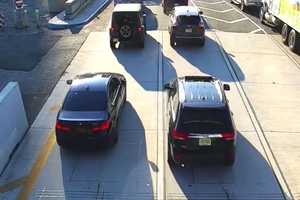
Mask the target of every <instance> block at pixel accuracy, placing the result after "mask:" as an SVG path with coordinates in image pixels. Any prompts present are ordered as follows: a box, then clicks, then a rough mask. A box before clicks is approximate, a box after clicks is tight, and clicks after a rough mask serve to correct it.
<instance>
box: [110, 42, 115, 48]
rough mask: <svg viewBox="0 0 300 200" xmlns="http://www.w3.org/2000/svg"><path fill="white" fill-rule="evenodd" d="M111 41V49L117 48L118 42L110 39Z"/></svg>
mask: <svg viewBox="0 0 300 200" xmlns="http://www.w3.org/2000/svg"><path fill="white" fill-rule="evenodd" d="M109 43H110V48H111V49H115V48H116V43H115V42H113V41H110V42H109Z"/></svg>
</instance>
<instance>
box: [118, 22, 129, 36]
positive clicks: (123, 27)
mask: <svg viewBox="0 0 300 200" xmlns="http://www.w3.org/2000/svg"><path fill="white" fill-rule="evenodd" d="M119 32H120V35H121V37H123V38H124V39H129V38H131V36H132V28H131V27H130V25H129V24H124V25H121V27H120V31H119Z"/></svg>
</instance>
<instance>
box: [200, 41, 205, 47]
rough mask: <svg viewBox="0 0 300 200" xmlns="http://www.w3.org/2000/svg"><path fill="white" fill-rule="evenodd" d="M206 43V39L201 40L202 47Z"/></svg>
mask: <svg viewBox="0 0 300 200" xmlns="http://www.w3.org/2000/svg"><path fill="white" fill-rule="evenodd" d="M204 45H205V39H202V40H200V47H203V46H204Z"/></svg>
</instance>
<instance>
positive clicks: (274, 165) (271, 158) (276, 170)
mask: <svg viewBox="0 0 300 200" xmlns="http://www.w3.org/2000/svg"><path fill="white" fill-rule="evenodd" d="M214 33H215V37H216V42H217V43H218V48H219V50H220V52H221V53H222V56H223V58H224V60H225V62H226V66H227V68H228V70H229V72H230V74H231V76H232V78H233V79H234V82H235V85H236V87H237V89H238V91H239V94H240V96H241V98H242V101H243V102H244V105H245V107H246V110H247V111H248V115H249V117H250V119H251V121H252V124H253V127H254V129H255V131H256V133H257V136H258V139H259V141H260V143H261V145H262V147H263V150H264V152H265V154H266V158H267V162H268V163H269V165H270V167H271V169H272V172H273V174H274V176H275V178H276V180H277V183H278V185H279V187H280V189H281V193H282V195H283V196H284V198H285V199H286V200H289V199H294V197H293V195H292V193H291V190H290V188H289V186H288V184H287V182H286V180H285V178H284V176H283V173H282V171H281V169H280V167H279V164H278V162H277V160H276V157H275V155H274V153H273V152H272V150H271V147H270V144H269V143H268V140H267V138H266V135H265V133H264V131H263V128H262V126H261V124H260V123H259V120H258V118H257V116H256V113H255V110H254V108H253V106H252V104H251V102H250V100H249V98H248V97H247V95H246V92H245V91H244V88H243V86H242V84H241V83H240V80H239V79H238V76H237V75H236V73H235V70H234V68H233V66H232V65H231V62H230V60H229V58H228V55H227V54H226V52H225V50H224V48H223V45H222V42H221V40H220V39H219V37H218V35H217V33H216V32H214Z"/></svg>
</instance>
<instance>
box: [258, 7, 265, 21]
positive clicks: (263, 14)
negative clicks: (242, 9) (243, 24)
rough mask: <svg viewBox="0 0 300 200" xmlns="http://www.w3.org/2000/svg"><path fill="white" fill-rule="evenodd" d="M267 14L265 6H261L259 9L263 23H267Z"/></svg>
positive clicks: (260, 19)
mask: <svg viewBox="0 0 300 200" xmlns="http://www.w3.org/2000/svg"><path fill="white" fill-rule="evenodd" d="M265 14H266V9H265V6H261V7H260V10H259V21H260V23H262V24H265Z"/></svg>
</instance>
